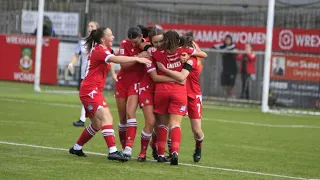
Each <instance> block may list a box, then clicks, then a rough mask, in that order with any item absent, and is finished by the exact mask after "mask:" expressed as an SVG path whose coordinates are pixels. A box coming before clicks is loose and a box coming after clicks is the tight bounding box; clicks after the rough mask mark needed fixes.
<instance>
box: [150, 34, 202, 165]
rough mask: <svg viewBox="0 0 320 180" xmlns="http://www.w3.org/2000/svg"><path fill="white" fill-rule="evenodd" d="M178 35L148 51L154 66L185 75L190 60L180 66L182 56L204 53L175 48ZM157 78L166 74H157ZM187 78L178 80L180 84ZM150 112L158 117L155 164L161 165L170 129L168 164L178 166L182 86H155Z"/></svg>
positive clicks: (183, 105)
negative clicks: (170, 151)
mask: <svg viewBox="0 0 320 180" xmlns="http://www.w3.org/2000/svg"><path fill="white" fill-rule="evenodd" d="M179 40H180V39H179V34H178V33H177V32H175V31H168V32H166V33H165V35H164V39H163V43H162V44H161V46H160V48H159V49H152V50H151V56H152V57H153V59H154V60H155V61H156V63H157V65H161V64H162V65H164V66H165V67H167V68H168V69H171V70H173V71H177V72H180V71H182V72H183V73H184V74H186V75H188V74H189V71H191V69H192V64H191V63H192V61H187V62H186V63H181V61H180V59H181V56H183V55H186V54H188V55H196V56H200V57H206V53H204V52H196V50H195V49H193V48H182V47H179ZM157 73H158V74H159V75H166V74H165V73H164V72H162V71H159V70H158V71H157ZM186 77H187V76H185V77H184V78H181V79H180V80H179V82H181V81H184V80H185V79H186ZM154 101H155V103H154V112H155V113H157V114H159V120H160V123H161V124H160V125H159V126H158V162H165V161H166V159H165V157H164V151H165V146H166V140H167V134H168V127H170V133H169V134H170V136H171V137H170V139H171V141H172V154H171V155H172V158H171V163H170V164H171V165H178V152H179V147H180V142H181V129H180V124H181V120H182V116H184V115H185V114H186V110H187V92H186V88H185V86H184V85H181V84H179V83H173V82H164V83H156V90H155V97H154Z"/></svg>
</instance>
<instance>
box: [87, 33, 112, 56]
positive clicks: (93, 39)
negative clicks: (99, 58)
mask: <svg viewBox="0 0 320 180" xmlns="http://www.w3.org/2000/svg"><path fill="white" fill-rule="evenodd" d="M106 29H107V28H106V27H99V28H97V29H96V30H92V31H91V32H90V35H89V36H88V37H87V38H86V43H85V47H86V49H87V51H88V53H89V52H90V51H91V49H92V47H93V46H94V44H95V43H98V44H101V42H100V39H101V38H102V37H103V36H104V31H105V30H106Z"/></svg>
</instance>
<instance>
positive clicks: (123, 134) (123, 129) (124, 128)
mask: <svg viewBox="0 0 320 180" xmlns="http://www.w3.org/2000/svg"><path fill="white" fill-rule="evenodd" d="M118 132H119V138H120V143H121V146H122V149H124V148H125V147H126V137H127V125H126V124H120V123H119V125H118Z"/></svg>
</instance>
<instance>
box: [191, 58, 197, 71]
mask: <svg viewBox="0 0 320 180" xmlns="http://www.w3.org/2000/svg"><path fill="white" fill-rule="evenodd" d="M190 59H191V60H192V62H193V64H192V69H195V68H197V66H198V58H196V57H191V58H190Z"/></svg>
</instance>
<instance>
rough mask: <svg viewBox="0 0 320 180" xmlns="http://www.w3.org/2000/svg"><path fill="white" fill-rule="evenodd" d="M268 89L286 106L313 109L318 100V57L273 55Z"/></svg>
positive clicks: (319, 69)
mask: <svg viewBox="0 0 320 180" xmlns="http://www.w3.org/2000/svg"><path fill="white" fill-rule="evenodd" d="M270 88H271V91H272V92H273V93H274V94H275V95H276V96H277V98H278V101H280V102H281V103H283V104H285V105H287V106H296V107H306V108H310V107H315V102H318V101H319V99H320V57H316V56H281V55H273V56H272V59H271V71H270Z"/></svg>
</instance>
